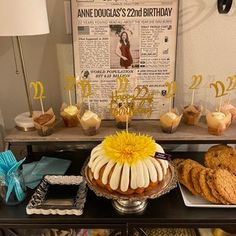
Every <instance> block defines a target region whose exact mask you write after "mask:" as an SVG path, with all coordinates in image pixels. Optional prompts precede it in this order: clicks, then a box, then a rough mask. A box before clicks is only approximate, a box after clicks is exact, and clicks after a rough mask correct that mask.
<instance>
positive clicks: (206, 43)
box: [176, 0, 236, 109]
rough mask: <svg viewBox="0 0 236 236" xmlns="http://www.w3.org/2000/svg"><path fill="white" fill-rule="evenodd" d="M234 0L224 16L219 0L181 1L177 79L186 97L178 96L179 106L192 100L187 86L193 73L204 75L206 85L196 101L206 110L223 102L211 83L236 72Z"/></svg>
mask: <svg viewBox="0 0 236 236" xmlns="http://www.w3.org/2000/svg"><path fill="white" fill-rule="evenodd" d="M233 2H234V5H233V9H232V10H231V11H230V12H229V14H228V15H224V14H219V13H218V11H217V7H216V3H217V1H216V0H181V1H180V11H179V33H178V52H177V54H178V57H177V69H176V80H177V90H179V91H184V96H177V98H176V105H177V106H180V105H182V104H186V103H188V102H189V101H190V96H191V95H190V94H191V93H190V92H189V91H188V89H187V88H188V87H189V85H190V83H191V77H192V75H193V74H202V75H203V85H202V88H201V89H200V90H199V91H198V92H197V94H196V100H197V102H199V103H202V104H203V105H204V107H205V108H206V109H214V108H215V105H216V104H217V103H218V102H219V101H218V100H216V99H215V98H214V95H215V93H214V90H213V89H210V87H209V83H210V82H211V81H214V80H222V81H226V78H227V77H228V76H229V75H233V74H236V66H235V55H236V30H235V25H236V11H235V1H233ZM177 93H178V92H177ZM235 95H236V92H234V95H233V96H232V98H234V100H233V101H234V104H236V100H235V98H236V96H235Z"/></svg>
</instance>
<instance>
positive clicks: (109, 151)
mask: <svg viewBox="0 0 236 236" xmlns="http://www.w3.org/2000/svg"><path fill="white" fill-rule="evenodd" d="M102 144H103V149H104V152H105V154H106V156H107V157H108V158H109V159H112V160H113V161H115V162H118V163H121V164H124V163H128V164H129V165H132V164H135V163H136V162H137V161H138V160H144V159H146V158H149V157H150V156H154V154H155V152H156V144H155V141H154V140H153V139H152V138H151V137H150V136H147V135H140V134H135V133H128V132H125V131H123V132H120V133H117V134H116V135H110V136H108V137H106V138H105V140H104V141H103V143H102Z"/></svg>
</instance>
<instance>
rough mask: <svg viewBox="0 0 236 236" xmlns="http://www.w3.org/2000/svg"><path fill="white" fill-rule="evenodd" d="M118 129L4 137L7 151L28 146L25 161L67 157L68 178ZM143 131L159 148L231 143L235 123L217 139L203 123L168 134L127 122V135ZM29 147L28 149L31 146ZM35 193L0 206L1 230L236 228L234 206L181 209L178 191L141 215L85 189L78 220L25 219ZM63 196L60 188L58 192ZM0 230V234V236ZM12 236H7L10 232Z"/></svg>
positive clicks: (110, 124)
mask: <svg viewBox="0 0 236 236" xmlns="http://www.w3.org/2000/svg"><path fill="white" fill-rule="evenodd" d="M117 131H119V130H118V129H116V127H115V125H114V121H103V122H102V126H101V128H100V130H99V133H98V134H97V135H95V136H85V135H84V134H83V133H82V130H81V128H80V127H75V128H65V127H63V126H62V125H61V124H58V126H57V127H56V128H55V130H54V133H53V134H52V135H50V136H45V137H40V136H38V134H37V132H36V131H32V132H27V133H24V132H21V131H19V130H17V129H13V130H11V131H9V132H8V134H7V135H6V137H5V142H6V148H7V149H8V148H11V147H12V146H14V145H24V146H27V147H28V149H27V150H28V154H27V161H29V162H30V161H34V160H38V159H40V157H41V156H43V155H47V156H51V157H59V158H64V159H70V160H71V161H72V165H71V166H70V168H69V169H68V172H67V173H66V174H67V175H70V174H71V175H80V174H81V172H80V171H81V168H82V166H83V163H84V162H85V161H86V159H87V158H88V156H89V154H90V150H91V148H92V147H94V146H95V145H97V144H98V143H100V142H101V141H102V140H103V138H104V137H105V136H107V135H109V134H114V133H115V132H117ZM132 131H134V132H136V133H139V132H140V133H144V134H148V135H151V136H153V138H154V139H155V140H156V141H157V142H158V143H159V144H192V145H194V144H218V143H225V144H235V143H236V124H235V123H234V124H233V125H231V127H230V128H229V129H228V130H227V131H226V132H225V134H224V135H222V136H212V135H209V134H208V132H207V127H206V124H205V123H204V122H202V123H200V124H199V125H198V126H193V127H191V126H186V125H184V124H181V125H180V126H179V127H178V129H177V131H176V132H175V133H173V134H165V133H162V132H161V128H160V124H159V121H156V120H149V121H143V120H142V121H132V127H131V128H130V132H132ZM39 145H40V146H43V145H45V146H52V145H55V147H56V148H58V149H57V150H55V151H53V152H43V153H42V152H38V151H37V152H35V151H33V150H34V149H35V148H34V146H37V147H38V146H39ZM32 147H33V148H32ZM172 155H173V157H182V158H189V157H190V158H192V159H197V160H200V159H201V158H202V157H203V155H204V154H203V153H201V152H181V153H179V152H178V153H172ZM33 193H34V190H29V191H28V194H27V198H26V199H25V200H24V202H23V203H21V204H19V205H17V206H14V207H13V206H6V205H4V204H3V203H1V204H0V228H1V229H2V230H1V232H2V233H4V231H5V230H8V231H9V230H10V231H11V232H13V233H14V229H18V228H22V229H32V228H41V229H42V228H104V229H105V228H109V229H114V230H115V231H116V230H118V231H120V232H121V234H122V235H130V236H131V235H133V233H134V230H136V229H138V232H139V233H140V234H142V235H145V230H143V229H141V228H144V229H145V228H173V227H174V228H199V227H202V228H212V227H236V208H231V209H230V208H201V207H187V206H185V204H184V202H183V199H182V195H181V193H180V190H179V188H178V187H177V188H175V189H173V190H171V191H170V192H169V193H167V194H165V195H162V196H160V197H158V198H155V199H150V200H148V204H147V207H146V209H145V211H144V212H142V213H140V214H125V215H122V214H120V213H118V212H117V211H116V210H115V209H114V207H113V206H112V203H111V200H109V199H107V198H104V197H97V196H96V195H95V193H94V192H92V191H90V190H89V191H88V195H87V200H86V203H85V208H84V212H83V214H82V215H81V216H73V215H71V216H70V215H67V216H59V215H27V214H26V205H27V204H28V202H29V200H30V197H31V196H32V194H33ZM60 194H63V189H62V190H61V193H60ZM1 232H0V233H1ZM10 235H12V234H10Z"/></svg>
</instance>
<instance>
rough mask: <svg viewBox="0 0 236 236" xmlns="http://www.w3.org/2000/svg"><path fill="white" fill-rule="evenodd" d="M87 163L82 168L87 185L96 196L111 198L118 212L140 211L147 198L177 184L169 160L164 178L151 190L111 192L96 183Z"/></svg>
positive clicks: (156, 196)
mask: <svg viewBox="0 0 236 236" xmlns="http://www.w3.org/2000/svg"><path fill="white" fill-rule="evenodd" d="M87 164H88V160H87V161H86V162H85V164H84V166H83V168H82V175H83V176H84V178H85V180H86V182H87V184H88V187H89V188H90V189H91V190H92V191H93V192H94V193H95V194H96V195H97V196H99V197H105V198H107V199H111V200H112V205H113V207H114V208H115V209H116V210H117V211H118V212H119V213H120V214H133V213H136V214H137V213H142V212H143V211H144V210H145V208H146V206H147V200H148V199H155V198H158V197H160V196H161V195H164V194H166V193H168V192H169V191H170V190H172V189H174V188H175V187H176V186H177V175H176V172H175V169H174V166H173V164H172V163H171V162H169V168H168V171H167V174H166V176H165V179H164V180H163V181H161V182H160V183H158V185H157V186H156V187H154V188H152V189H151V190H148V191H145V192H144V193H141V194H138V193H134V194H130V195H124V194H119V193H116V192H114V193H111V192H109V191H108V190H107V189H105V188H102V187H101V186H99V185H98V184H97V183H96V181H95V179H94V178H93V176H92V174H91V171H90V169H89V167H88V165H87Z"/></svg>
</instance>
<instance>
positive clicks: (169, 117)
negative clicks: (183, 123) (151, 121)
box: [160, 111, 182, 133]
mask: <svg viewBox="0 0 236 236" xmlns="http://www.w3.org/2000/svg"><path fill="white" fill-rule="evenodd" d="M181 118H182V115H179V114H178V112H175V111H171V112H167V113H164V114H163V115H161V116H160V123H161V129H162V131H163V132H164V133H174V132H175V131H176V129H177V127H178V126H179V123H180V120H181Z"/></svg>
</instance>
